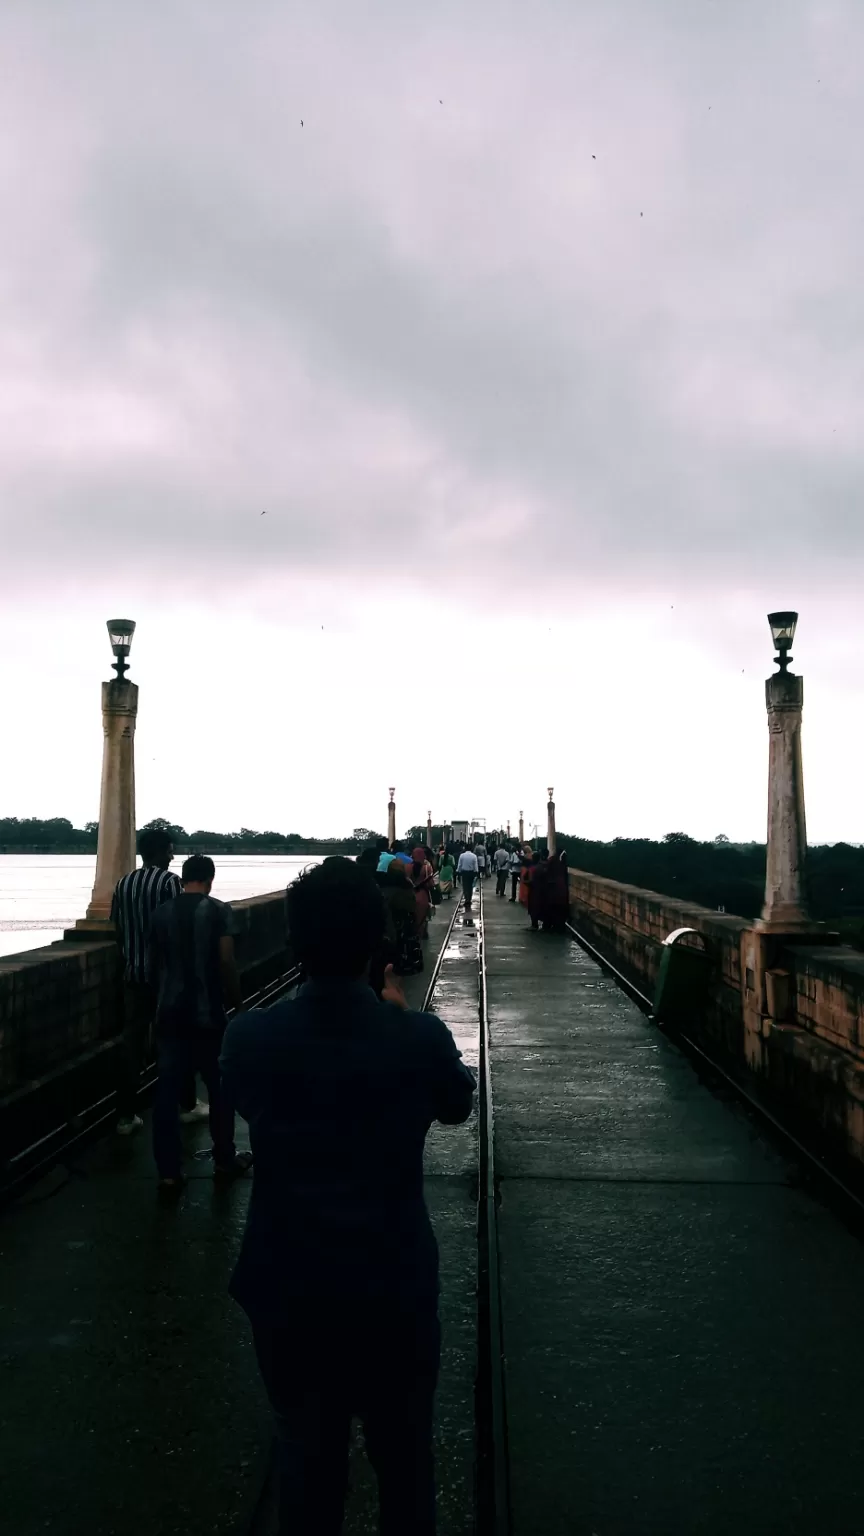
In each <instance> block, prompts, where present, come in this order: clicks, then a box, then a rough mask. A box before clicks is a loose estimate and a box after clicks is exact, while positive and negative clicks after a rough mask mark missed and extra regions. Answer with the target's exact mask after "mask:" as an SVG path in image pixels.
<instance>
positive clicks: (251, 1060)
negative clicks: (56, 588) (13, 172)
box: [112, 829, 567, 1536]
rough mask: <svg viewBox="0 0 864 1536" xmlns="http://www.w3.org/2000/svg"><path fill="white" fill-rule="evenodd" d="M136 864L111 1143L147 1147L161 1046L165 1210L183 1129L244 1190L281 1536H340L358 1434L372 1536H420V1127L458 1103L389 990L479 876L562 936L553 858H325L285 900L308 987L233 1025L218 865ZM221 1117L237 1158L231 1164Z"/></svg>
mask: <svg viewBox="0 0 864 1536" xmlns="http://www.w3.org/2000/svg"><path fill="white" fill-rule="evenodd" d="M138 846H139V853H140V854H141V859H142V864H141V867H140V868H138V869H136V870H134V871H132V872H131V873H130V874H128V875H126V876H124V877H123V879H122V880H120V881H119V883H118V885H117V887H116V890H115V893H114V902H113V907H112V919H113V921H114V925H115V930H116V934H117V940H118V944H119V946H120V949H121V952H122V956H123V965H124V971H123V987H124V999H125V1027H124V1031H123V1051H122V1053H121V1067H120V1075H119V1080H118V1084H117V1090H118V1092H117V1103H118V1115H119V1118H118V1122H117V1131H118V1133H119V1134H120V1135H125V1136H128V1135H131V1134H132V1133H133V1132H134V1131H136V1130H138V1129H140V1128H141V1127H142V1124H143V1121H142V1119H141V1117H140V1115H138V1113H137V1093H138V1087H139V1081H140V1070H141V1066H142V1063H143V1060H144V1058H145V1056H146V1054H147V1053H148V1050H150V1049H152V1047H153V1045H154V1044H155V1054H156V1063H157V1070H158V1079H157V1085H156V1091H155V1100H154V1107H153V1117H152V1121H153V1151H154V1158H155V1162H156V1168H157V1175H158V1181H159V1189H160V1191H161V1192H162V1193H163V1194H164V1195H166V1196H169V1195H170V1196H176V1195H179V1194H180V1193H181V1192H182V1189H183V1187H184V1184H185V1176H184V1173H183V1167H182V1160H183V1144H182V1133H181V1122H182V1121H193V1120H196V1119H199V1118H201V1117H203V1116H205V1115H206V1116H208V1117H209V1128H210V1134H211V1138H212V1143H213V1172H214V1176H215V1177H216V1178H217V1179H222V1180H225V1179H236V1178H244V1177H247V1176H249V1175H250V1174H253V1173H254V1179H253V1185H252V1197H251V1201H250V1207H249V1217H248V1222H247V1226H246V1232H245V1236H244V1239H243V1244H242V1249H241V1253H240V1257H239V1260H238V1263H237V1266H236V1269H235V1272H234V1276H233V1279H232V1282H231V1292H232V1295H233V1296H234V1297H235V1299H236V1300H237V1301H238V1302H239V1304H240V1306H241V1307H242V1308H243V1309H244V1311H245V1312H246V1313H247V1315H248V1317H249V1320H250V1323H251V1327H252V1337H253V1343H254V1348H255V1352H256V1356H257V1360H258V1364H259V1368H260V1372H261V1376H262V1379H263V1382H264V1385H265V1388H266V1391H267V1393H268V1396H269V1398H270V1401H271V1405H272V1407H273V1411H274V1416H275V1421H276V1426H277V1441H278V1447H279V1454H280V1460H281V1474H282V1475H281V1492H280V1521H281V1523H280V1530H281V1531H282V1532H284V1533H285V1536H287V1532H288V1531H289V1530H290V1531H292V1532H294V1531H296V1532H298V1533H299V1532H309V1533H311V1532H313V1531H314V1532H319V1533H323V1532H332V1533H334V1536H336V1533H338V1531H339V1530H340V1529H341V1525H342V1518H343V1506H344V1500H345V1493H346V1487H347V1470H348V1443H349V1429H350V1422H351V1419H352V1417H353V1416H354V1415H355V1414H358V1415H360V1416H361V1417H362V1419H363V1422H364V1429H365V1437H366V1445H367V1450H368V1454H369V1457H370V1460H371V1461H372V1462H373V1465H374V1467H375V1470H376V1473H377V1476H378V1484H379V1502H380V1530H381V1531H382V1532H383V1533H384V1536H397V1533H398V1536H405V1533H406V1532H408V1531H411V1532H412V1533H414V1536H433V1533H434V1530H435V1485H434V1472H433V1460H432V1408H433V1399H434V1393H435V1387H436V1382H437V1374H438V1360H439V1347H440V1341H439V1324H438V1254H437V1247H436V1243H435V1237H434V1233H433V1231H432V1227H431V1224H430V1221H429V1216H428V1212H427V1210H426V1206H425V1203H424V1199H423V1167H422V1164H423V1146H424V1141H425V1137H426V1134H427V1132H428V1130H429V1127H430V1125H431V1124H432V1122H433V1121H435V1120H437V1121H439V1122H441V1123H442V1124H445V1125H455V1124H459V1123H461V1122H462V1121H464V1120H466V1119H467V1118H468V1116H469V1114H470V1113H471V1109H472V1105H473V1099H474V1091H475V1079H474V1076H473V1073H472V1072H471V1071H470V1069H469V1068H468V1067H466V1066H465V1065H464V1063H463V1062H462V1059H461V1054H460V1052H459V1051H458V1050H457V1047H456V1045H455V1042H454V1040H453V1037H452V1035H451V1033H450V1031H449V1029H448V1028H447V1026H446V1025H445V1024H444V1023H443V1022H442V1021H441V1020H440V1019H438V1018H437V1017H436V1016H435V1015H433V1014H429V1013H420V1012H416V1011H414V1010H411V1009H410V1008H409V1007H408V1005H407V1003H406V999H405V994H404V990H403V982H402V979H401V978H402V977H403V976H404V975H408V974H411V973H412V972H416V971H419V970H422V968H423V950H422V944H423V939H424V938H425V937H426V935H427V933H428V928H429V923H430V921H431V919H432V918H433V915H434V913H435V909H436V907H437V906H438V905H440V903H441V902H442V901H447V900H450V899H452V897H453V895H454V892H455V891H456V889H457V885H458V884H459V883H461V886H462V890H463V894H464V898H465V904H466V907H467V908H468V909H469V910H470V909H471V907H472V905H473V901H474V896H475V890H476V884H477V882H478V881H479V880H482V879H484V878H490V877H491V875H492V873H493V872H494V874H495V876H496V895H497V896H498V897H500V898H504V897H505V896H506V892H507V884H508V881H509V883H510V889H511V895H510V900H511V901H512V902H516V901H519V902H521V903H522V904H523V905H524V906H525V907H526V909H527V912H528V915H529V917H530V920H531V926H532V928H535V929H536V928H539V927H540V926H541V925H542V926H543V927H544V928H545V929H547V930H552V931H558V930H562V929H563V925H564V923H565V922H566V918H567V861H566V855H564V854H562V855H561V856H560V857H558V858H555V857H552V858H550V857H544V856H542V855H541V854H540V853H536V854H535V853H534V851H533V850H532V849H531V848H530V847H529V846H527V845H526V846H524V847H520V846H518V845H517V844H500V845H493V846H489V847H487V845H486V843H485V841H483V840H478V841H477V842H476V843H475V844H474V846H473V847H469V846H467V845H465V844H458V843H457V844H449V845H443V846H441V847H439V848H438V849H437V850H433V849H431V848H428V847H421V846H417V847H414V848H412V849H410V850H409V849H407V848H404V847H402V846H401V845H400V844H398V843H395V844H393V845H392V846H388V845H387V844H386V843H385V842H384V841H383V840H381V842H380V843H378V844H374V845H370V846H369V847H368V848H367V849H365V850H364V851H363V853H361V854H360V856H359V857H358V859H357V860H356V862H355V861H353V860H350V859H345V858H339V857H333V858H329V859H327V860H325V861H324V863H323V864H321V865H320V866H318V867H316V868H313V869H311V870H309V871H307V872H306V873H305V874H304V875H303V876H301V878H300V879H299V880H297V881H295V882H294V883H293V884H292V885H291V886H290V887H289V889H288V892H287V922H288V933H289V937H290V943H291V946H292V948H293V952H294V955H295V957H296V959H297V960H298V962H299V963H300V965H301V967H302V971H303V975H304V977H305V980H304V982H303V984H302V985H301V986H300V988H299V990H298V991H297V993H296V994H295V995H294V996H293V997H292V998H291V999H290V1000H286V1001H282V1002H277V1003H275V1004H273V1005H272V1006H271V1007H269V1008H267V1009H256V1008H253V1009H250V1010H248V1011H245V1012H244V1011H243V1007H242V994H241V990H240V980H239V976H238V970H237V964H236V960H235V956H234V941H233V936H232V928H233V921H232V913H231V908H230V906H228V905H227V904H226V903H223V902H220V901H218V900H217V899H216V898H215V897H214V896H213V895H212V888H213V883H214V880H215V876H216V871H215V867H214V864H213V861H212V860H211V859H210V858H208V857H206V856H205V855H201V854H193V855H192V856H191V857H189V858H187V859H186V861H185V863H184V864H183V867H182V871H181V874H180V876H179V878H178V877H177V876H176V875H174V874H173V873H172V872H171V871H170V868H169V866H170V864H171V860H172V857H173V847H172V845H171V840H170V836H169V835H168V834H167V833H166V832H163V831H157V830H155V829H154V830H148V831H145V832H143V833H142V834H141V835H140V837H139V844H138ZM229 1015H233V1017H231V1019H230V1022H229ZM198 1077H200V1078H201V1079H202V1081H203V1082H204V1084H205V1086H206V1089H207V1103H206V1104H203V1103H201V1102H200V1101H199V1100H198V1099H197V1091H196V1083H197V1079H198ZM235 1113H239V1114H240V1115H241V1117H242V1118H243V1119H244V1120H246V1121H247V1123H248V1126H249V1138H250V1143H251V1151H250V1152H238V1150H237V1148H236V1145H235V1141H234V1123H235Z"/></svg>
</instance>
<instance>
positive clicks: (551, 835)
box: [546, 787, 558, 859]
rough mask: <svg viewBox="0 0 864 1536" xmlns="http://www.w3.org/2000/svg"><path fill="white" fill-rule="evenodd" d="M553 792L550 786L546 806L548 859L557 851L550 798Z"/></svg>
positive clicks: (553, 815)
mask: <svg viewBox="0 0 864 1536" xmlns="http://www.w3.org/2000/svg"><path fill="white" fill-rule="evenodd" d="M554 794H555V791H554V789H552V788H551V787H550V789H549V802H548V804H547V806H546V847H547V849H548V853H549V857H550V859H554V857H555V854H556V853H557V852H558V844H557V840H556V837H555V801H554V799H553V798H552V797H553V795H554Z"/></svg>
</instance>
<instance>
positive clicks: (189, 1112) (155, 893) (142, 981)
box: [111, 827, 207, 1136]
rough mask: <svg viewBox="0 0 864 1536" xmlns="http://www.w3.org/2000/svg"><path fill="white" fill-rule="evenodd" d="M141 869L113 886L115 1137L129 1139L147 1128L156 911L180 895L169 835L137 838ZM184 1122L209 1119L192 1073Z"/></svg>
mask: <svg viewBox="0 0 864 1536" xmlns="http://www.w3.org/2000/svg"><path fill="white" fill-rule="evenodd" d="M138 852H139V854H140V855H141V868H140V869H133V870H132V872H131V874H128V875H124V876H123V878H122V880H118V882H117V884H116V886H115V887H114V896H113V899H112V902H111V921H112V923H113V924H114V932H115V934H116V937H117V943H118V944H119V946H120V953H121V954H122V956H123V1038H122V1045H121V1052H120V1066H119V1070H118V1074H117V1134H118V1135H119V1136H131V1135H132V1133H133V1132H134V1131H139V1130H140V1129H141V1127H142V1125H143V1124H144V1121H143V1120H142V1119H141V1116H140V1115H139V1114H138V1113H137V1103H138V1087H139V1084H140V1080H141V1069H142V1067H143V1066H144V1059H145V1056H146V1055H147V1054H148V1050H149V1047H150V1045H151V1044H152V1030H153V1019H154V1016H155V1013H156V997H155V994H154V992H153V988H152V986H151V985H150V983H149V981H148V979H147V949H148V945H149V943H150V925H151V923H152V921H153V915H154V913H155V912H156V910H157V908H158V907H160V906H161V905H162V903H163V902H165V901H173V899H174V897H175V896H179V895H180V892H181V890H182V886H181V884H180V881H179V879H178V878H177V876H176V875H172V874H171V872H170V869H169V865H170V863H171V860H172V859H173V857H174V845H173V842H172V840H171V834H170V832H166V831H165V830H164V829H163V828H160V827H145V828H144V830H143V832H139V834H138ZM180 1103H181V1106H182V1113H181V1119H182V1120H184V1121H186V1122H187V1123H188V1122H191V1121H193V1120H197V1119H199V1118H202V1117H203V1116H206V1114H207V1106H206V1104H199V1103H198V1100H197V1091H196V1087H195V1075H194V1073H193V1074H191V1075H190V1076H187V1078H186V1079H185V1081H184V1082H183V1084H182V1085H181V1089H180Z"/></svg>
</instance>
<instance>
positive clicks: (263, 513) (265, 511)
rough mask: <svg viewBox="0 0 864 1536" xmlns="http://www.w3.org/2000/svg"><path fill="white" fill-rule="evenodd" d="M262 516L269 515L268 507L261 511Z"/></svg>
mask: <svg viewBox="0 0 864 1536" xmlns="http://www.w3.org/2000/svg"><path fill="white" fill-rule="evenodd" d="M261 516H262V517H266V516H267V508H266V507H265V508H264V511H263V512H262V513H261Z"/></svg>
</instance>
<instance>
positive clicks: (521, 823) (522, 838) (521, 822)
mask: <svg viewBox="0 0 864 1536" xmlns="http://www.w3.org/2000/svg"><path fill="white" fill-rule="evenodd" d="M524 841H525V813H524V811H520V812H519V842H520V844H522V843H524Z"/></svg>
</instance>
